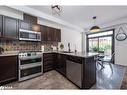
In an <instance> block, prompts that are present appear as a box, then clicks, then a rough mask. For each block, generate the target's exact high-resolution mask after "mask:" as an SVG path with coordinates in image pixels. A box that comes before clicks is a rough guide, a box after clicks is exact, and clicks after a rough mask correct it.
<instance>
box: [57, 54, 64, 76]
mask: <svg viewBox="0 0 127 95" xmlns="http://www.w3.org/2000/svg"><path fill="white" fill-rule="evenodd" d="M56 60H57V62H55V69H56V70H57V71H58V72H60V73H61V74H62V75H64V76H66V55H64V54H57V58H56Z"/></svg>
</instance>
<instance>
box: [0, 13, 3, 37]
mask: <svg viewBox="0 0 127 95" xmlns="http://www.w3.org/2000/svg"><path fill="white" fill-rule="evenodd" d="M2 32H3V20H2V16H1V15H0V37H1V36H2Z"/></svg>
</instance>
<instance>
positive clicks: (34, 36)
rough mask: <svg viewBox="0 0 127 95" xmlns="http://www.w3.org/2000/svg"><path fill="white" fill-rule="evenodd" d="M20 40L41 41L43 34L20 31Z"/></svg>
mask: <svg viewBox="0 0 127 95" xmlns="http://www.w3.org/2000/svg"><path fill="white" fill-rule="evenodd" d="M19 40H24V41H41V32H36V31H30V30H25V29H19Z"/></svg>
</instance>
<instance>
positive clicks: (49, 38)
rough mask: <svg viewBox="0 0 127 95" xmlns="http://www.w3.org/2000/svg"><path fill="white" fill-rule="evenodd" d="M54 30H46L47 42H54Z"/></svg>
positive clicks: (49, 28) (50, 28)
mask: <svg viewBox="0 0 127 95" xmlns="http://www.w3.org/2000/svg"><path fill="white" fill-rule="evenodd" d="M53 36H54V28H52V27H48V29H47V40H48V41H54V37H53Z"/></svg>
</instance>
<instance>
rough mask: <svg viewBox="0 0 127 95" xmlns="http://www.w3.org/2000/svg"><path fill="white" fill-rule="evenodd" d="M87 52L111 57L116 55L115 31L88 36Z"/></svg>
mask: <svg viewBox="0 0 127 95" xmlns="http://www.w3.org/2000/svg"><path fill="white" fill-rule="evenodd" d="M87 51H88V52H98V53H104V54H105V55H109V56H111V55H112V54H113V53H114V32H113V30H110V31H105V32H98V33H93V34H88V35H87Z"/></svg>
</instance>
